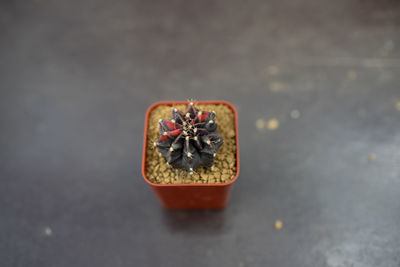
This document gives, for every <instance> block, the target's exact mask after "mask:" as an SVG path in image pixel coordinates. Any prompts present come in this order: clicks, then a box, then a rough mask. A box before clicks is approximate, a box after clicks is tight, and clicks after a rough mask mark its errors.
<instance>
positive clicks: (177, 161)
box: [154, 102, 224, 174]
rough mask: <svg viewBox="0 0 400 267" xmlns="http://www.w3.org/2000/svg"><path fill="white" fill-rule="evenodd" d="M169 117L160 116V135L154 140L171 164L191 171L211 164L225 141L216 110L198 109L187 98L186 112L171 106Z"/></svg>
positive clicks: (159, 150)
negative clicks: (218, 123) (217, 120)
mask: <svg viewBox="0 0 400 267" xmlns="http://www.w3.org/2000/svg"><path fill="white" fill-rule="evenodd" d="M171 117H172V119H171V120H162V119H160V120H159V129H160V134H161V136H160V138H159V139H158V141H157V142H154V146H156V147H157V149H158V152H160V153H161V154H162V155H163V156H164V157H165V158H166V159H167V162H168V164H169V165H170V166H172V167H173V168H178V169H185V170H187V171H188V172H189V173H190V174H191V173H193V171H194V170H195V169H197V168H199V167H211V166H212V165H213V163H214V161H215V156H216V153H217V150H218V149H219V147H220V146H221V145H222V143H223V142H224V141H223V140H222V137H221V134H220V133H219V132H218V131H217V124H216V123H215V121H214V118H215V112H214V111H211V112H208V111H199V110H198V109H197V108H196V107H195V106H194V104H193V102H190V103H189V105H188V108H187V111H186V113H182V112H181V111H179V110H177V109H176V108H172V110H171Z"/></svg>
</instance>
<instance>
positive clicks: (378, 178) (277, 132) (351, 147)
mask: <svg viewBox="0 0 400 267" xmlns="http://www.w3.org/2000/svg"><path fill="white" fill-rule="evenodd" d="M399 26H400V2H398V1H394V0H392V1H389V0H381V1H372V0H366V1H356V0H337V1H327V0H319V1H311V0H296V1H289V0H279V1H278V0H269V1H236V0H233V1H181V0H179V1H175V0H171V1H138V0H129V1H128V0H116V1H103V0H99V1H90V0H85V1H74V0H73V1H61V0H25V1H19V0H15V1H11V0H10V1H5V0H3V1H1V2H0V265H1V266H33V267H35V266H41V267H42V266H193V267H195V266H230V267H232V266H238V267H244V266H298V267H301V266H329V267H341V266H349V267H350V266H353V267H361V266H362V267H366V266H371V267H376V266H385V267H389V266H390V267H392V266H400V201H399V196H400V152H399V146H400V88H399V81H400V80H399V77H400V48H399V46H400V35H399V34H400V27H399ZM188 98H194V99H198V100H211V99H222V100H228V101H230V102H232V103H233V104H234V105H235V106H236V107H237V109H238V112H239V130H240V151H241V173H240V176H239V178H238V180H237V182H236V185H235V188H234V191H233V194H232V197H231V201H230V203H229V206H228V207H227V208H226V209H225V210H223V211H219V212H215V211H214V212H213V211H197V212H185V211H165V210H163V209H162V208H161V206H160V205H159V203H158V201H157V199H156V198H155V196H154V195H153V193H152V192H151V191H150V188H149V187H148V185H147V184H146V183H145V182H144V180H143V179H142V177H141V157H142V155H141V153H142V138H143V126H144V116H145V111H146V109H147V108H148V106H149V105H151V104H152V103H153V102H156V101H160V100H186V99H188ZM276 221H279V222H281V223H282V225H281V226H282V227H281V229H279V228H280V227H276V225H275V222H276Z"/></svg>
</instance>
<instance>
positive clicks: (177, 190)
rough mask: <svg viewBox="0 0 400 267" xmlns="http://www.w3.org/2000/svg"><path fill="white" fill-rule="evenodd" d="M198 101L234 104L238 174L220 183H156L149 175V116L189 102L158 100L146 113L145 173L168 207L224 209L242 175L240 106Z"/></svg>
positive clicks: (153, 188)
mask: <svg viewBox="0 0 400 267" xmlns="http://www.w3.org/2000/svg"><path fill="white" fill-rule="evenodd" d="M197 103H198V104H200V105H201V104H223V105H227V106H228V107H230V108H231V109H232V111H233V114H234V120H235V139H236V174H235V177H234V178H233V179H232V180H231V181H229V182H227V183H220V184H156V183H152V182H150V181H149V179H147V177H146V144H147V129H148V120H149V116H150V113H151V111H152V110H153V109H154V108H155V107H157V106H160V105H168V106H172V105H178V104H187V102H185V101H173V102H172V101H171V102H167V101H165V102H157V103H154V104H153V105H151V106H150V107H149V108H148V110H147V113H146V119H145V125H144V141H143V158H142V175H143V178H144V180H145V181H146V182H147V183H148V184H149V185H150V187H151V188H152V190H153V191H154V193H155V194H156V196H157V197H158V199H159V200H160V202H161V204H162V205H163V206H164V207H165V208H167V209H222V208H224V207H225V206H226V205H227V203H228V200H229V196H230V194H231V191H232V189H233V185H234V183H235V181H236V179H237V178H238V176H239V167H240V165H239V132H238V116H237V111H236V108H235V107H234V106H233V105H232V104H231V103H229V102H226V101H198V102H197Z"/></svg>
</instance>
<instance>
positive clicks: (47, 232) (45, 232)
mask: <svg viewBox="0 0 400 267" xmlns="http://www.w3.org/2000/svg"><path fill="white" fill-rule="evenodd" d="M44 234H45V235H46V236H51V235H53V230H51V228H50V227H46V228H44Z"/></svg>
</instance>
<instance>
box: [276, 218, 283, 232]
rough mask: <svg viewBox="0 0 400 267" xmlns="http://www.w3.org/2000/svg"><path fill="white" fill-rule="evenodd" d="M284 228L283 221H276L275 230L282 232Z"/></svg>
mask: <svg viewBox="0 0 400 267" xmlns="http://www.w3.org/2000/svg"><path fill="white" fill-rule="evenodd" d="M282 226H283V223H282V221H280V220H276V221H275V229H276V230H281V229H282Z"/></svg>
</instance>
